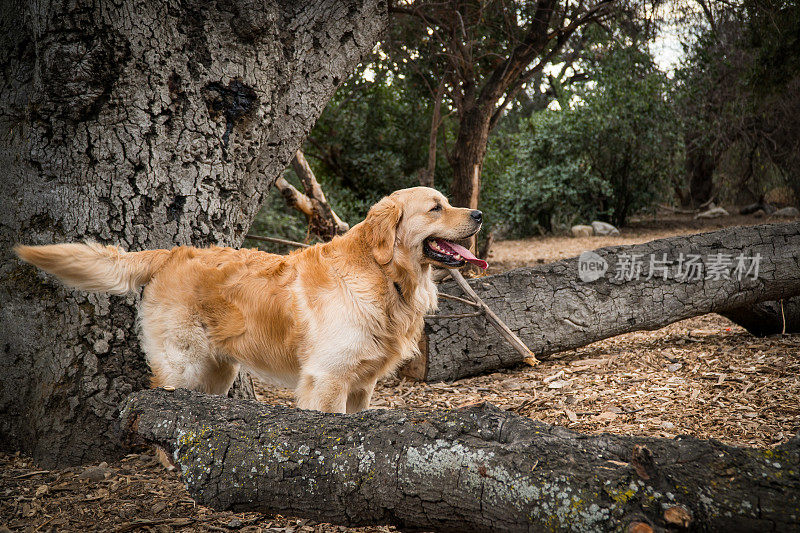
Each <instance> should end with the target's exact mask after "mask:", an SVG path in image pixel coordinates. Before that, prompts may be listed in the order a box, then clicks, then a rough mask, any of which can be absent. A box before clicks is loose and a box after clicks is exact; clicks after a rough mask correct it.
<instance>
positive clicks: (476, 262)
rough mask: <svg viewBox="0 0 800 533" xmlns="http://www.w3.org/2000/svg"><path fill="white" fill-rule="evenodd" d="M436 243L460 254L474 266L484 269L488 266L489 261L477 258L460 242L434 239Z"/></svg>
mask: <svg viewBox="0 0 800 533" xmlns="http://www.w3.org/2000/svg"><path fill="white" fill-rule="evenodd" d="M436 244H438V245H439V246H441V247H442V248H444V249H445V250H450V251H452V252H455V253H457V254H458V255H460V256H461V257H462V258H463V259H464V260H465V261H469V262H470V263H472V264H473V265H475V266H479V267H481V268H482V269H484V270H486V269H487V268H488V267H489V263H487V262H486V261H484V260H483V259H478V258H477V257H475V256H474V255H473V254H472V252H470V251H469V250H467V249H466V248H464V247H463V246H461V245H460V244H456V243H454V242H450V241H446V240H444V239H436Z"/></svg>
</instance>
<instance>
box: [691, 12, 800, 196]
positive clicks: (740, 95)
mask: <svg viewBox="0 0 800 533" xmlns="http://www.w3.org/2000/svg"><path fill="white" fill-rule="evenodd" d="M675 109H676V110H677V112H678V113H679V115H680V116H681V119H682V121H683V124H684V128H685V131H686V132H687V135H686V137H687V143H690V145H687V150H689V149H694V150H700V151H702V152H703V153H704V154H706V155H707V157H708V158H709V159H711V160H713V161H714V164H715V169H716V172H715V175H714V185H715V189H716V191H715V193H716V196H717V198H718V199H720V200H722V201H729V202H737V203H749V202H753V201H755V200H758V198H759V197H760V196H762V195H763V194H764V193H765V192H766V191H767V190H769V189H770V188H773V187H775V186H784V185H789V186H791V187H793V188H794V189H795V191H796V192H800V177H798V176H800V173H798V169H799V168H800V151H798V150H797V143H798V139H800V126H799V124H800V6H798V4H797V3H796V2H785V1H780V0H746V1H745V2H742V3H741V4H739V5H734V4H731V5H727V4H724V5H722V7H721V8H720V11H719V12H718V13H717V14H716V20H715V24H714V25H713V27H707V26H702V27H701V28H700V29H699V30H698V35H697V38H696V39H695V40H694V41H693V42H692V43H690V44H689V45H687V54H686V59H685V60H684V61H683V64H682V65H681V68H680V69H678V71H677V73H676V91H675Z"/></svg>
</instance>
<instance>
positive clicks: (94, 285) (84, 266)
mask: <svg viewBox="0 0 800 533" xmlns="http://www.w3.org/2000/svg"><path fill="white" fill-rule="evenodd" d="M14 251H15V252H16V254H17V255H18V256H19V257H20V259H22V260H23V261H27V262H28V263H31V264H33V265H36V266H37V267H39V268H41V269H42V270H44V271H46V272H49V273H51V274H55V275H56V276H58V277H59V278H60V279H61V280H62V281H63V282H64V283H66V284H67V285H70V286H72V287H77V288H79V289H83V290H86V291H93V292H110V293H112V294H125V293H128V292H131V291H133V290H135V289H137V288H139V287H141V286H142V285H144V284H146V283H147V282H148V281H150V279H151V278H152V277H153V274H155V272H157V271H158V269H159V268H160V267H161V266H162V265H163V264H164V262H165V261H166V260H167V258H168V257H169V251H168V250H148V251H144V252H125V251H124V250H122V249H120V248H117V247H116V246H103V245H102V244H97V243H95V242H87V243H86V244H82V243H69V244H51V245H47V246H22V245H17V246H15V247H14Z"/></svg>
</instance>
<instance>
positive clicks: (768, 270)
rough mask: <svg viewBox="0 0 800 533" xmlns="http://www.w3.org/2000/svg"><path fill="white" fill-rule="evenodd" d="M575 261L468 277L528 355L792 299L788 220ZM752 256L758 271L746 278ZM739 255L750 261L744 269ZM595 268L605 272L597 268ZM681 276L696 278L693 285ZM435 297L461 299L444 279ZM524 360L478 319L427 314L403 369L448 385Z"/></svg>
mask: <svg viewBox="0 0 800 533" xmlns="http://www.w3.org/2000/svg"><path fill="white" fill-rule="evenodd" d="M581 257H582V258H583V259H580V258H577V257H575V258H572V259H565V260H563V261H558V262H555V263H551V264H547V265H541V266H536V267H530V268H520V269H516V270H512V271H509V272H505V273H503V274H498V275H494V276H487V277H484V278H479V279H474V280H470V285H471V286H472V288H473V289H474V290H475V292H476V293H477V294H478V296H480V298H481V299H482V300H483V301H484V302H485V303H486V304H487V305H488V306H489V307H490V308H491V309H492V310H493V311H494V312H495V313H496V314H497V315H498V316H499V318H500V319H501V320H502V321H503V322H505V323H506V324H507V325H508V327H509V328H511V330H512V331H513V332H514V333H516V334H517V335H518V336H519V338H520V339H521V340H522V342H524V343H525V345H526V346H527V347H528V348H530V349H531V351H532V352H533V353H534V355H535V356H536V357H537V358H542V357H544V356H546V355H549V354H553V353H557V352H561V351H564V350H569V349H573V348H578V347H580V346H585V345H587V344H590V343H592V342H595V341H599V340H602V339H606V338H609V337H613V336H615V335H620V334H623V333H629V332H631V331H639V330H653V329H658V328H661V327H664V326H666V325H669V324H671V323H673V322H677V321H679V320H683V319H685V318H690V317H694V316H699V315H704V314H707V313H714V312H725V311H726V310H731V309H737V308H743V307H748V306H752V305H754V304H756V303H758V302H762V301H768V300H778V299H781V298H789V297H791V296H794V295H800V223H797V222H795V223H790V224H766V225H761V226H751V227H737V228H727V229H722V230H718V231H713V232H709V233H701V234H698V235H691V236H678V237H671V238H667V239H659V240H656V241H652V242H649V243H646V244H640V245H635V246H615V247H610V248H601V249H599V250H595V251H594V252H589V253H584V254H583V255H582V256H581ZM651 257H652V258H653V259H654V262H653V263H652V264H651V263H650V258H651ZM756 257H758V258H759V260H758V261H757V272H755V273H754V272H752V270H751V271H750V272H749V273H748V272H747V269H748V268H751V267H752V266H753V264H755V263H756V261H755V259H754V258H756ZM631 258H634V259H637V258H638V261H639V262H638V263H636V261H633V260H632V259H631ZM693 258H699V260H697V261H695V260H693ZM737 258H742V259H743V260H744V261H743V262H744V265H743V266H742V269H741V271H740V272H739V274H741V275H735V273H734V270H735V268H737V267H738V266H739V264H738V259H737ZM747 258H753V260H752V261H750V262H749V264H748V262H747V261H746V259H747ZM725 260H729V261H730V264H729V265H728V267H729V268H728V273H727V276H722V275H721V270H720V265H721V264H722V263H724V261H725ZM581 265H583V267H584V268H585V269H586V270H585V271H584V273H583V275H584V277H586V278H587V279H588V278H589V277H591V276H590V275H591V274H592V272H591V271H590V270H589V269H590V268H591V267H592V266H593V267H594V268H597V269H599V270H597V271H594V272H595V273H596V274H600V275H599V276H598V278H597V279H596V280H593V281H583V280H582V279H581V278H580V277H579V267H580V266H581ZM603 268H606V269H607V270H605V271H603V272H600V270H602V269H603ZM621 271H622V274H623V275H622V276H620V275H619V274H620V272H621ZM690 271H693V272H697V271H700V272H701V274H702V275H701V276H700V277H698V278H697V279H693V278H692V277H691V276H689V275H688V274H690V273H691V272H690ZM626 273H627V274H631V275H630V276H626V275H624V274H626ZM637 273H638V275H637V276H634V275H633V274H637ZM753 274H755V275H753ZM682 276H683V277H682ZM628 278H630V279H628ZM439 291H440V292H445V293H448V294H453V295H460V294H461V292H460V290H459V288H458V286H457V285H456V284H455V283H454V282H452V281H447V282H443V283H442V284H441V285H440V286H439ZM439 302H440V303H439V311H438V313H439V314H442V315H452V314H458V313H460V312H463V311H464V305H463V304H461V303H459V302H458V301H456V300H451V299H440V300H439ZM471 310H472V309H470V311H471ZM523 359H524V358H523V357H522V355H521V354H520V353H519V352H518V351H517V350H515V349H513V348H511V347H510V346H509V345H507V343H506V342H504V341H503V339H502V337H500V335H499V334H498V333H497V332H496V331H495V330H494V328H493V327H492V326H491V325H490V324H489V323H488V321H487V318H486V317H485V316H483V315H481V316H473V317H468V318H460V319H457V320H454V319H437V318H436V317H433V318H432V319H427V320H426V321H425V335H424V337H423V339H422V342H421V355H420V357H419V358H417V359H415V360H414V361H412V362H411V363H410V364H409V365H408V366H406V367H405V368H404V369H403V373H404V374H405V375H407V376H409V377H411V378H414V379H418V380H425V381H437V380H454V379H459V378H462V377H466V376H471V375H475V374H479V373H483V372H487V371H494V370H496V369H499V368H503V367H509V366H513V365H516V364H519V363H521V362H522V361H523Z"/></svg>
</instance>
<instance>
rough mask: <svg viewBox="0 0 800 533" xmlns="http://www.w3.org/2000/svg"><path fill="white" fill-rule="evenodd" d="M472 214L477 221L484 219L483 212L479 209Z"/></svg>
mask: <svg viewBox="0 0 800 533" xmlns="http://www.w3.org/2000/svg"><path fill="white" fill-rule="evenodd" d="M470 216H471V217H472V218H473V219H474V220H475V222H480V221H482V220H483V213H481V212H480V211H478V210H477V209H476V210H475V211H473V212H472V213H470Z"/></svg>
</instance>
